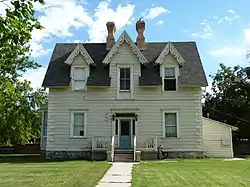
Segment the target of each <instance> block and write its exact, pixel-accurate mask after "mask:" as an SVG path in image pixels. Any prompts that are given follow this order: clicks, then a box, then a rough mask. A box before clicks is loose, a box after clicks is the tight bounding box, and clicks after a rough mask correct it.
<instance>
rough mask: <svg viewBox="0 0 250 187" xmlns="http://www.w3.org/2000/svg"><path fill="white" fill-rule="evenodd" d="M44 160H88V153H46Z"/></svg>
mask: <svg viewBox="0 0 250 187" xmlns="http://www.w3.org/2000/svg"><path fill="white" fill-rule="evenodd" d="M46 159H52V160H76V159H81V160H90V159H91V152H90V151H46Z"/></svg>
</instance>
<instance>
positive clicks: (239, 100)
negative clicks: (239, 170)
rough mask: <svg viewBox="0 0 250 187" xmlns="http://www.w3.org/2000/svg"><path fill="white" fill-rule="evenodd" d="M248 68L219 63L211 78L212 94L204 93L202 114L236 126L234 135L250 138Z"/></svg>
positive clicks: (249, 83)
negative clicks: (218, 67) (236, 130)
mask: <svg viewBox="0 0 250 187" xmlns="http://www.w3.org/2000/svg"><path fill="white" fill-rule="evenodd" d="M248 72H249V70H248V68H243V67H240V66H235V67H233V68H231V67H226V66H225V65H224V64H220V69H219V70H218V71H217V73H216V75H214V76H210V77H212V78H213V83H212V91H213V93H212V94H209V93H206V95H205V103H204V105H203V116H206V115H207V113H209V116H210V118H212V119H215V120H218V121H221V122H227V123H228V124H231V125H234V126H238V127H239V131H238V132H236V134H235V137H238V138H250V115H249V113H250V107H249V104H250V95H249V94H250V82H249V78H248Z"/></svg>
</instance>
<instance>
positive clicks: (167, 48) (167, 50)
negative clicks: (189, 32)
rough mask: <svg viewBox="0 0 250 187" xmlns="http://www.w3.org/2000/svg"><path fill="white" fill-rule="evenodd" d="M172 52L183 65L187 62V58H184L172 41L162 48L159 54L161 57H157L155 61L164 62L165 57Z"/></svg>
mask: <svg viewBox="0 0 250 187" xmlns="http://www.w3.org/2000/svg"><path fill="white" fill-rule="evenodd" d="M169 53H171V54H172V55H173V56H174V57H175V59H176V61H177V62H178V63H179V64H180V65H181V66H183V65H184V63H185V60H184V59H183V57H182V56H181V55H180V53H179V52H178V50H177V49H176V48H175V47H174V45H173V44H172V43H171V42H168V43H167V44H166V46H165V47H164V49H163V50H162V52H161V54H160V55H159V57H158V58H157V59H156V61H155V63H157V64H162V62H163V61H164V59H165V58H166V56H167V55H168V54H169Z"/></svg>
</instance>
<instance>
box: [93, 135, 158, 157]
mask: <svg viewBox="0 0 250 187" xmlns="http://www.w3.org/2000/svg"><path fill="white" fill-rule="evenodd" d="M119 138H120V140H119ZM157 140H158V138H157V136H140V135H133V139H132V141H131V142H132V143H131V144H128V143H124V142H123V143H120V142H122V141H121V136H119V135H113V136H93V137H92V151H91V152H92V159H94V160H95V158H99V157H100V156H101V155H102V156H104V154H106V159H107V160H108V161H111V162H114V161H120V160H121V161H125V160H126V161H134V162H135V161H140V160H152V159H153V160H155V159H157V145H158V143H157ZM125 142H126V141H125ZM125 145H126V146H125ZM117 158H118V159H117Z"/></svg>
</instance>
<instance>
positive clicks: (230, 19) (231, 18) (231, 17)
mask: <svg viewBox="0 0 250 187" xmlns="http://www.w3.org/2000/svg"><path fill="white" fill-rule="evenodd" d="M227 13H228V14H227V15H226V16H223V17H219V16H213V17H212V18H213V19H214V20H215V21H216V23H217V24H222V23H228V24H229V25H232V24H233V23H234V22H235V21H237V20H239V19H240V16H239V15H238V14H237V13H236V12H235V11H234V10H232V9H230V10H228V11H227Z"/></svg>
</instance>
